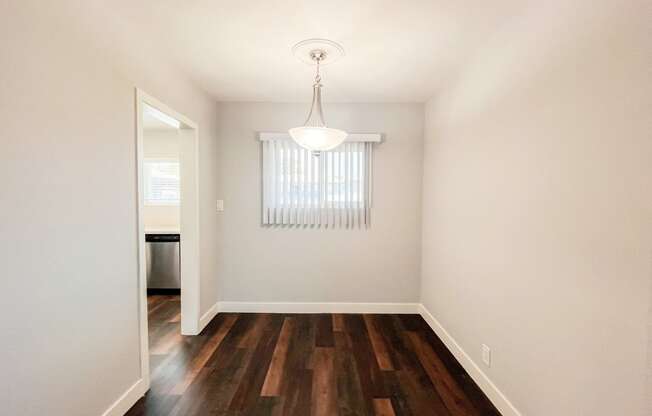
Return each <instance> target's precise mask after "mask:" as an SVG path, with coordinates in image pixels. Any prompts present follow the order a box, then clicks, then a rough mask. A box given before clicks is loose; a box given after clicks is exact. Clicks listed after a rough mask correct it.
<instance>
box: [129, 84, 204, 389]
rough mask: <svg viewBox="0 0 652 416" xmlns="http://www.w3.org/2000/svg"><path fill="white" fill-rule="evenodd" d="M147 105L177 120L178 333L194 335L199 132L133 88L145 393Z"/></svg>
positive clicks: (146, 382) (196, 330)
mask: <svg viewBox="0 0 652 416" xmlns="http://www.w3.org/2000/svg"><path fill="white" fill-rule="evenodd" d="M144 104H147V105H149V106H152V107H154V108H156V109H157V110H159V111H161V112H163V113H165V114H167V115H169V116H171V117H173V118H175V119H177V120H178V121H180V122H181V124H182V126H181V129H180V130H179V140H180V146H179V147H180V161H181V175H180V176H181V207H180V233H181V288H182V290H181V333H182V334H184V335H196V334H197V333H199V331H200V325H199V320H200V316H199V313H200V309H199V307H200V306H199V299H200V292H199V290H200V286H199V183H198V180H199V174H198V172H199V167H198V164H199V157H198V155H199V152H198V151H199V128H198V125H197V123H195V122H194V121H192V120H191V119H189V118H188V117H186V116H184V115H183V114H181V113H179V112H177V111H175V110H173V109H172V108H170V107H168V106H167V105H165V104H164V103H162V102H161V101H159V100H157V99H156V98H154V97H152V96H150V95H149V94H147V93H145V92H144V91H142V90H141V89H139V88H136V166H137V179H136V190H137V195H138V204H137V207H136V210H137V213H136V217H137V223H138V226H137V233H138V235H137V238H138V320H139V331H140V363H141V369H140V371H141V379H142V381H143V383H144V386H143V387H144V389H145V391H146V390H148V389H149V385H150V379H149V346H148V330H147V275H146V261H145V224H144V220H143V207H144V195H143V190H142V184H143V159H144V154H143V123H142V120H143V105H144Z"/></svg>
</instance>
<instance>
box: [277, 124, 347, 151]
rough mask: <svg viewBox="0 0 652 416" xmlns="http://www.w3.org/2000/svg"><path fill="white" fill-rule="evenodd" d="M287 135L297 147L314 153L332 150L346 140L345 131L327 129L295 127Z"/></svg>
mask: <svg viewBox="0 0 652 416" xmlns="http://www.w3.org/2000/svg"><path fill="white" fill-rule="evenodd" d="M289 133H290V136H291V137H292V139H294V141H295V142H297V144H298V145H299V146H301V147H305V148H306V149H309V150H312V151H315V152H321V151H326V150H331V149H334V148H336V147H337V146H339V145H340V144H342V142H343V141H344V140H346V132H345V131H342V130H338V129H330V128H328V127H313V126H303V127H295V128H292V129H290V130H289Z"/></svg>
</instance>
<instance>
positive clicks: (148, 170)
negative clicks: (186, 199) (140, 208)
mask: <svg viewBox="0 0 652 416" xmlns="http://www.w3.org/2000/svg"><path fill="white" fill-rule="evenodd" d="M143 176H144V182H145V205H179V198H180V196H181V195H180V191H179V161H178V160H172V159H145V161H144V163H143Z"/></svg>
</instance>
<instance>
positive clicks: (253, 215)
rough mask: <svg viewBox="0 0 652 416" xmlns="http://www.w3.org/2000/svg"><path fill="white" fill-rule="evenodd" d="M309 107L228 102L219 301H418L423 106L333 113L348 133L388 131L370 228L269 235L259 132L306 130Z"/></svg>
mask: <svg viewBox="0 0 652 416" xmlns="http://www.w3.org/2000/svg"><path fill="white" fill-rule="evenodd" d="M307 110H308V104H307V103H303V104H266V103H222V104H220V107H219V121H218V126H219V138H220V145H221V152H220V157H221V159H220V167H221V168H222V171H221V176H222V177H223V178H224V184H223V185H224V188H223V189H224V200H225V211H224V228H223V241H224V251H223V261H222V263H221V265H220V271H219V275H220V281H219V285H220V291H219V292H220V299H221V300H226V301H249V302H414V301H416V300H417V299H418V297H419V295H418V291H419V274H420V272H419V269H420V257H419V256H420V251H421V250H420V241H421V240H420V239H421V232H420V230H421V220H420V217H421V213H420V210H421V197H420V194H421V160H422V156H421V154H422V146H423V107H422V105H420V104H326V107H325V112H326V117H327V121H328V122H329V124H330V125H332V126H337V127H338V128H343V129H346V130H348V131H350V132H380V133H384V134H385V135H386V141H385V142H384V143H382V144H380V145H378V146H377V147H376V148H375V149H374V195H373V204H374V205H373V209H372V217H371V218H372V219H371V223H372V225H371V228H370V229H368V230H346V229H303V228H302V229H293V228H265V227H262V226H261V213H260V210H261V199H260V196H261V194H260V192H261V176H260V163H261V162H260V142H259V141H258V140H257V135H256V132H259V131H287V129H288V128H289V127H292V126H294V125H296V124H298V123H302V122H303V121H304V118H305V116H306V112H307Z"/></svg>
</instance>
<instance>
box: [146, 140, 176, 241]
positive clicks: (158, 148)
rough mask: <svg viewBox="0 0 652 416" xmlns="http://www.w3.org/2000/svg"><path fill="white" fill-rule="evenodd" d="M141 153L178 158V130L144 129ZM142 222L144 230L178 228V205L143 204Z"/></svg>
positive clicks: (150, 155) (148, 156)
mask: <svg viewBox="0 0 652 416" xmlns="http://www.w3.org/2000/svg"><path fill="white" fill-rule="evenodd" d="M143 155H144V157H145V159H174V160H179V131H178V130H172V129H165V130H147V129H146V130H144V132H143ZM143 222H144V225H145V232H147V231H148V230H156V229H175V228H176V229H178V228H179V205H145V207H144V210H143Z"/></svg>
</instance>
